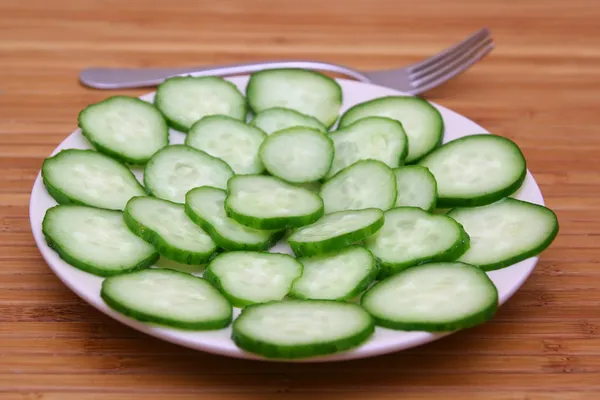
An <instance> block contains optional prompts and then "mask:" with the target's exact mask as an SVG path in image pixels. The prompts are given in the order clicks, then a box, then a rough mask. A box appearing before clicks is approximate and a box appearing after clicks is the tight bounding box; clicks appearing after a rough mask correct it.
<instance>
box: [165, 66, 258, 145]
mask: <svg viewBox="0 0 600 400" xmlns="http://www.w3.org/2000/svg"><path fill="white" fill-rule="evenodd" d="M187 78H194V79H203V78H208V79H211V80H214V79H215V78H217V77H215V76H204V77H194V76H191V75H187V76H172V77H170V78H167V79H165V80H164V81H163V82H162V83H161V85H162V84H164V83H167V82H168V81H172V80H182V79H187ZM217 79H219V80H223V81H224V82H226V83H228V84H229V85H230V86H231V87H233V88H235V90H236V91H237V92H239V93H240V96H242V97H243V96H244V95H243V94H242V92H240V90H239V89H238V87H237V86H236V85H234V84H233V83H231V82H229V81H228V80H225V79H223V78H217ZM159 86H160V85H159ZM161 102H162V96H160V91H159V90H158V89H157V90H156V94H155V95H154V105H155V106H156V108H158V110H159V111H160V112H161V114H162V115H163V117H164V118H165V121H167V124H168V125H169V126H170V127H171V128H173V129H175V130H176V131H179V132H182V133H187V131H188V130H189V129H190V128H188V127H187V126H185V125H182V124H180V123H179V122H177V121H175V120H173V119H171V118H169V117H168V116H167V115H166V114H165V113H163V112H162V110H161V109H160V103H161ZM244 114H245V115H246V114H248V105H246V108H245V110H244ZM241 120H243V119H241Z"/></svg>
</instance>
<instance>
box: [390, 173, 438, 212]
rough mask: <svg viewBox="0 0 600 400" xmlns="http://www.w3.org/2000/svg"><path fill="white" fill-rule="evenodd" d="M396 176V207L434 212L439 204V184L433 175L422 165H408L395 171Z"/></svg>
mask: <svg viewBox="0 0 600 400" xmlns="http://www.w3.org/2000/svg"><path fill="white" fill-rule="evenodd" d="M394 175H396V187H397V189H398V197H396V207H402V206H410V207H419V208H422V209H423V210H425V211H433V209H434V208H435V205H436V202H437V183H436V181H435V178H434V177H433V175H432V173H431V172H429V170H428V169H427V168H425V167H422V166H420V165H407V166H404V167H400V168H397V169H395V170H394Z"/></svg>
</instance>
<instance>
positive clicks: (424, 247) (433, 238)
mask: <svg viewBox="0 0 600 400" xmlns="http://www.w3.org/2000/svg"><path fill="white" fill-rule="evenodd" d="M365 245H366V246H367V249H369V250H370V251H371V252H372V253H373V255H374V256H375V257H377V258H378V259H379V262H380V268H381V271H380V273H379V279H382V278H385V277H387V276H390V275H393V274H395V273H397V272H399V271H402V270H403V269H406V268H408V267H411V266H413V265H417V264H423V263H426V262H432V261H454V260H456V259H457V258H458V257H460V256H461V255H462V254H463V253H464V252H465V251H467V249H468V248H469V235H467V233H466V232H465V230H464V229H463V227H462V226H461V225H460V224H458V223H457V222H456V221H455V220H453V219H452V218H450V217H447V216H445V215H433V214H430V213H428V212H426V211H423V210H421V209H420V208H417V207H397V208H393V209H391V210H389V211H387V212H386V213H385V223H384V224H383V228H381V229H380V230H379V231H378V232H377V233H375V234H374V235H373V236H371V237H370V238H368V239H367V240H366V241H365Z"/></svg>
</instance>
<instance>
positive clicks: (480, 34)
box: [407, 28, 491, 73]
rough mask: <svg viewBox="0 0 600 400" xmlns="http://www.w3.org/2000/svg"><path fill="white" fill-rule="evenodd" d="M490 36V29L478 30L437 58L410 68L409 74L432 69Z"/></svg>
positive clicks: (434, 57) (431, 58)
mask: <svg viewBox="0 0 600 400" xmlns="http://www.w3.org/2000/svg"><path fill="white" fill-rule="evenodd" d="M490 35H491V34H490V31H489V29H488V28H482V29H480V30H478V31H477V32H475V33H473V34H471V35H470V36H468V37H466V38H465V39H464V40H462V41H461V42H459V43H457V44H455V45H454V46H452V47H449V48H448V49H446V50H444V51H442V52H441V53H438V54H436V55H435V56H432V57H429V58H428V59H426V60H424V61H421V62H418V63H416V64H413V65H411V66H410V67H408V68H407V69H408V71H409V73H417V72H419V71H422V70H424V69H429V67H431V66H433V65H436V64H439V63H440V62H444V61H445V60H446V58H447V57H449V56H453V55H454V54H456V53H457V52H462V51H464V50H465V49H468V48H470V47H472V46H473V45H474V44H476V43H479V42H481V41H483V40H485V39H486V38H488V37H490Z"/></svg>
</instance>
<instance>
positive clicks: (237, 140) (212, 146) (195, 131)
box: [185, 115, 266, 174]
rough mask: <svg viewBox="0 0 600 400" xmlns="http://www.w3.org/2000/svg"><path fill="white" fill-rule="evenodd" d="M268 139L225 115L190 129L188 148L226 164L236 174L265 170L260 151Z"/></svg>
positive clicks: (204, 119) (208, 118)
mask: <svg viewBox="0 0 600 400" xmlns="http://www.w3.org/2000/svg"><path fill="white" fill-rule="evenodd" d="M265 137H266V135H265V133H264V132H262V131H261V130H260V129H257V128H255V127H253V126H250V125H246V124H245V123H244V122H243V121H240V120H238V119H235V118H231V117H226V116H224V115H209V116H206V117H204V118H202V119H201V120H200V121H198V122H196V123H195V124H194V125H192V127H191V128H190V130H189V132H188V134H187V136H186V138H185V144H187V145H188V146H191V147H194V148H196V149H198V150H202V151H204V152H205V153H207V154H210V155H211V156H213V157H217V158H220V159H221V160H223V161H225V162H226V163H227V164H228V165H229V166H230V167H231V169H232V170H233V172H234V173H236V174H260V173H261V172H263V171H264V170H265V168H264V167H263V165H262V163H261V161H260V158H259V157H258V149H259V148H260V145H261V144H262V142H263V140H264V139H265Z"/></svg>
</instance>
